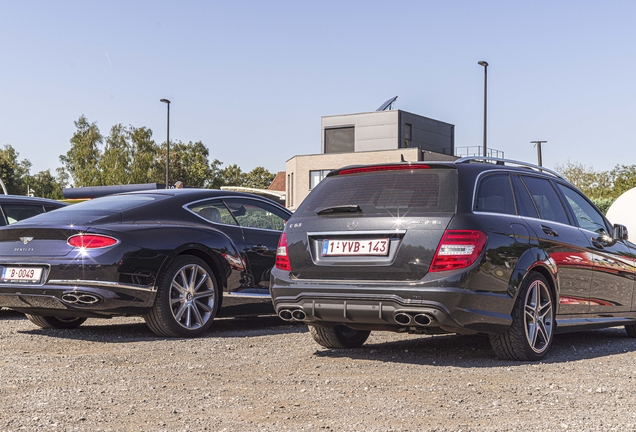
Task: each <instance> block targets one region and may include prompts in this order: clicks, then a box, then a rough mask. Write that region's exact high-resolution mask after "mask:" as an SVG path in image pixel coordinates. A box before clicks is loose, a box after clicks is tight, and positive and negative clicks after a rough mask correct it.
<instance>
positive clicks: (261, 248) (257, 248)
mask: <svg viewBox="0 0 636 432" xmlns="http://www.w3.org/2000/svg"><path fill="white" fill-rule="evenodd" d="M252 250H253V251H254V252H258V253H263V252H267V251H268V250H269V248H268V247H267V246H265V245H262V244H257V245H254V246H252Z"/></svg>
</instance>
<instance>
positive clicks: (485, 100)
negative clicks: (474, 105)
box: [477, 60, 488, 157]
mask: <svg viewBox="0 0 636 432" xmlns="http://www.w3.org/2000/svg"><path fill="white" fill-rule="evenodd" d="M477 64H478V65H480V66H483V67H484V157H486V156H487V154H486V150H487V148H488V147H487V146H486V126H487V122H486V116H487V113H488V110H487V107H488V104H487V101H488V62H486V61H483V60H481V61H478V62H477Z"/></svg>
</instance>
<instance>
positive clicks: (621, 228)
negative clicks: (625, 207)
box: [613, 224, 627, 240]
mask: <svg viewBox="0 0 636 432" xmlns="http://www.w3.org/2000/svg"><path fill="white" fill-rule="evenodd" d="M613 237H614V238H615V239H617V240H627V227H626V226H625V225H621V224H614V235H613Z"/></svg>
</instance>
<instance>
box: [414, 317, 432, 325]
mask: <svg viewBox="0 0 636 432" xmlns="http://www.w3.org/2000/svg"><path fill="white" fill-rule="evenodd" d="M413 321H415V323H416V324H417V325H421V326H427V325H429V324H430V323H431V322H432V321H433V320H432V319H431V317H430V316H428V315H426V314H417V315H415V317H414V318H413Z"/></svg>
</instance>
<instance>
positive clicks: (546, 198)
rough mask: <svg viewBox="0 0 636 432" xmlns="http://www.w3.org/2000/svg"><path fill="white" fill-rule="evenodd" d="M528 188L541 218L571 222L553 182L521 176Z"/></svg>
mask: <svg viewBox="0 0 636 432" xmlns="http://www.w3.org/2000/svg"><path fill="white" fill-rule="evenodd" d="M521 179H522V180H523V182H524V183H525V185H526V186H527V188H528V191H529V192H530V195H532V200H533V201H534V204H535V206H536V207H537V210H538V211H539V216H540V217H541V219H546V220H551V221H555V222H561V223H563V224H569V223H570V222H569V220H568V216H567V214H566V213H565V209H564V208H563V205H562V204H561V200H559V197H558V195H557V193H556V191H555V190H554V188H553V187H552V184H551V183H550V182H549V181H548V180H546V179H542V178H538V177H526V176H523V177H521Z"/></svg>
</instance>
